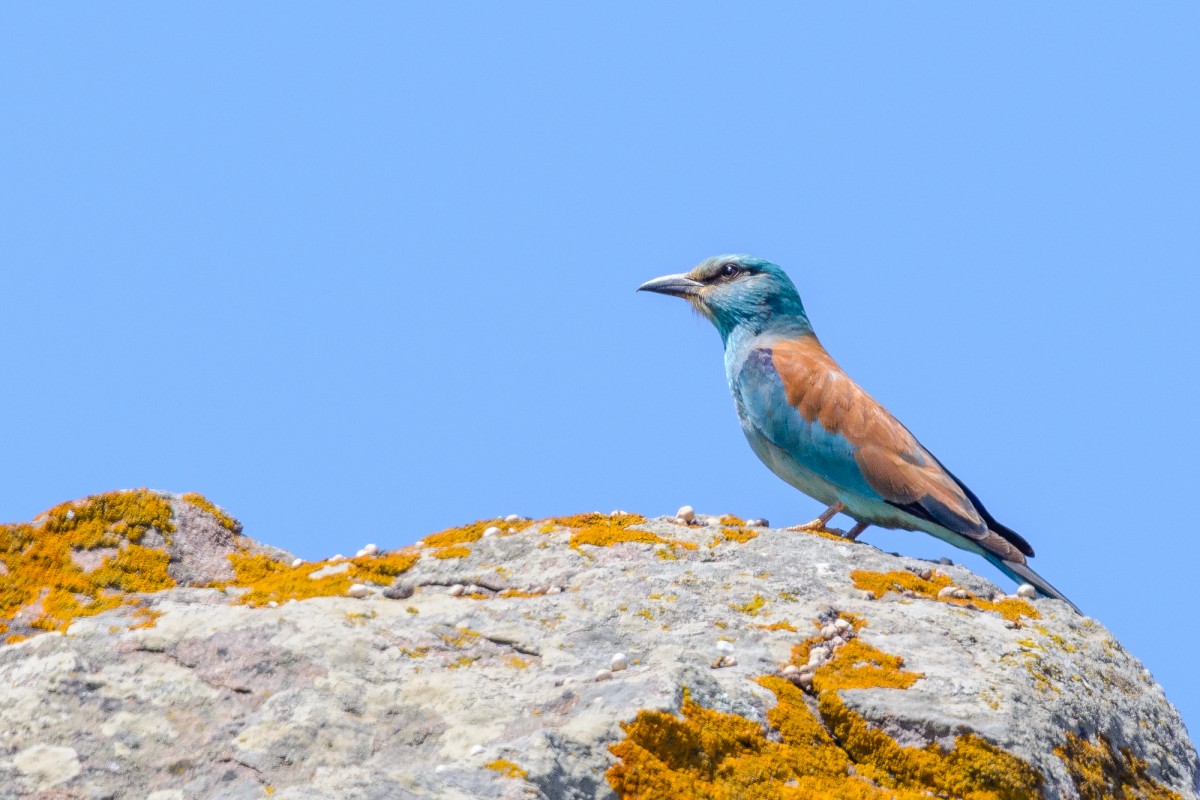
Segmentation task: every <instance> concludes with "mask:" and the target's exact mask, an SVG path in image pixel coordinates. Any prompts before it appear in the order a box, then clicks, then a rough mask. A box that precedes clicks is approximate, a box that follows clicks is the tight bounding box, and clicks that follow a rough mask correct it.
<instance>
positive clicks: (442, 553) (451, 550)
mask: <svg viewBox="0 0 1200 800" xmlns="http://www.w3.org/2000/svg"><path fill="white" fill-rule="evenodd" d="M469 555H471V548H469V547H467V546H466V545H462V544H452V545H450V546H449V547H443V548H440V549H438V550H434V551H433V557H434V558H466V557H467V556H469Z"/></svg>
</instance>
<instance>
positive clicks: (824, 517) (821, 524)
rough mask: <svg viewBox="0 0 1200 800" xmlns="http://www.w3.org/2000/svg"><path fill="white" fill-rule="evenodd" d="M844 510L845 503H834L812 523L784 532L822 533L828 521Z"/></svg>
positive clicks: (794, 526) (793, 527)
mask: <svg viewBox="0 0 1200 800" xmlns="http://www.w3.org/2000/svg"><path fill="white" fill-rule="evenodd" d="M845 510H846V504H845V503H841V502H838V503H834V504H833V505H831V506H830V507H829V508H827V509H825V510H824V511H822V512H821V516H819V517H817V518H816V519H814V520H813V521H812V522H806V523H804V524H803V525H793V526H792V527H790V528H786V529H785V530H789V531H822V530H825V526H826V525H828V524H829V520H831V519H833V518H834V517H836V516H837V515H838V514H840V513H842V512H843V511H845ZM859 533H862V531H859Z"/></svg>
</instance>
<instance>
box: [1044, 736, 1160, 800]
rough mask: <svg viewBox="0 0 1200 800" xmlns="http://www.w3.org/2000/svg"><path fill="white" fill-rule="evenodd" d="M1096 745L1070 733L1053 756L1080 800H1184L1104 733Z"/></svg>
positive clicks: (1144, 763)
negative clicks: (1057, 758)
mask: <svg viewBox="0 0 1200 800" xmlns="http://www.w3.org/2000/svg"><path fill="white" fill-rule="evenodd" d="M1096 738H1097V742H1096V744H1092V743H1091V742H1089V741H1088V740H1087V739H1084V738H1083V737H1081V736H1076V735H1075V734H1074V733H1071V732H1070V731H1068V732H1067V737H1066V741H1065V742H1063V743H1062V744H1061V745H1059V746H1058V747H1056V748H1054V754H1055V755H1056V756H1058V757H1059V758H1061V759H1062V760H1063V762H1064V763H1065V764H1066V765H1067V773H1068V774H1069V775H1070V776H1071V781H1072V782H1073V783H1074V784H1075V788H1076V790H1078V792H1079V797H1080V800H1108V799H1109V798H1130V800H1133V799H1134V798H1137V800H1182V798H1181V797H1180V796H1179V795H1178V794H1177V793H1175V792H1173V791H1171V790H1170V789H1168V788H1167V787H1165V786H1163V785H1162V784H1161V783H1159V782H1158V781H1156V780H1154V779H1153V778H1151V777H1150V775H1149V774H1148V773H1147V772H1146V762H1145V761H1142V760H1141V759H1140V758H1138V757H1137V756H1135V755H1133V753H1131V752H1130V751H1129V750H1121V751H1119V752H1118V751H1117V750H1116V749H1115V748H1114V747H1113V746H1112V742H1110V741H1109V740H1108V738H1107V737H1105V736H1104V735H1103V734H1100V735H1098V736H1097V737H1096Z"/></svg>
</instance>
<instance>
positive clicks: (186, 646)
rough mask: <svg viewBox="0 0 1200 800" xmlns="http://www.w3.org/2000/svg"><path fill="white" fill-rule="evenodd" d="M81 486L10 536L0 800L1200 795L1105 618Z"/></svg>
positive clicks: (664, 554) (1041, 605) (559, 541)
mask: <svg viewBox="0 0 1200 800" xmlns="http://www.w3.org/2000/svg"><path fill="white" fill-rule="evenodd" d="M100 497H101V498H103V501H102V502H100V503H99V504H98V503H97V498H89V499H88V500H86V501H81V502H80V503H76V504H66V505H64V506H59V507H58V508H56V509H53V510H51V511H50V512H48V513H47V514H46V515H43V517H42V518H40V519H39V520H35V521H34V522H33V523H30V524H27V525H12V526H4V528H3V529H2V530H3V532H4V535H5V537H6V538H5V539H4V543H5V544H4V550H3V552H0V559H3V563H4V571H3V574H0V581H4V583H2V584H0V598H7V599H5V600H4V601H3V602H4V603H6V604H5V605H2V606H0V611H3V613H4V614H5V616H6V618H7V620H6V624H7V625H8V628H9V632H8V634H7V635H8V636H9V637H10V642H9V643H8V644H6V645H3V646H0V731H3V733H4V736H3V740H2V741H0V798H10V797H11V798H17V797H36V796H38V795H39V793H42V796H44V797H63V798H67V797H70V798H75V797H79V798H84V797H87V798H91V797H124V796H133V795H134V794H136V796H139V797H153V798H157V799H158V800H166V798H193V797H196V798H259V797H264V796H267V795H268V794H269V795H272V796H274V797H284V798H287V797H294V798H301V797H303V798H434V797H437V798H442V797H444V798H526V797H528V798H551V799H553V800H558V798H622V799H623V800H629V799H632V798H638V799H643V798H644V799H645V800H649V799H650V798H667V797H671V798H687V797H697V798H730V799H731V800H732V799H733V798H746V799H747V800H754V799H755V798H763V800H766V798H797V799H798V798H821V797H853V798H918V797H929V796H941V797H964V798H974V799H975V800H984V799H985V798H996V799H997V800H1001V799H1003V800H1008V799H1009V798H1038V797H1044V798H1060V797H1063V798H1085V799H1086V800H1091V798H1102V797H1144V798H1173V797H1178V798H1189V799H1194V798H1197V793H1196V780H1197V757H1196V753H1195V750H1194V748H1193V747H1192V745H1191V743H1190V742H1189V740H1188V738H1187V734H1186V731H1185V730H1184V727H1183V724H1182V722H1181V721H1180V719H1179V715H1178V713H1177V712H1176V711H1175V709H1174V708H1173V707H1172V706H1171V705H1170V703H1169V702H1167V700H1166V699H1165V698H1164V697H1163V694H1162V690H1161V689H1160V688H1159V687H1158V685H1157V684H1156V683H1155V682H1154V681H1153V679H1152V678H1151V676H1150V675H1149V674H1148V673H1147V672H1146V670H1145V669H1144V668H1143V667H1142V666H1141V664H1139V663H1138V662H1137V660H1136V659H1135V658H1133V657H1132V656H1131V655H1130V654H1128V653H1127V652H1125V651H1124V649H1123V648H1122V647H1121V645H1120V644H1119V643H1118V642H1116V641H1115V640H1114V639H1113V638H1112V637H1111V635H1109V634H1108V633H1107V631H1105V630H1104V628H1103V627H1102V626H1101V625H1100V624H1099V623H1097V622H1095V621H1094V620H1091V619H1089V618H1087V617H1081V616H1079V615H1077V614H1075V613H1074V612H1072V611H1071V610H1070V609H1069V608H1068V607H1067V606H1066V605H1065V604H1063V603H1061V602H1058V601H1051V600H1037V601H1026V600H1024V599H1021V598H1018V597H1011V596H1004V595H1002V594H1001V593H1000V592H999V591H998V590H997V589H996V587H994V586H992V585H991V584H989V583H987V582H986V581H984V580H983V579H981V578H979V577H977V576H975V575H973V574H971V573H970V572H968V571H966V570H964V569H961V568H958V567H952V566H942V565H937V564H930V563H927V562H923V561H919V560H915V559H905V558H898V557H895V556H890V555H887V554H884V553H881V552H879V551H878V550H876V549H875V548H873V547H871V546H869V545H866V544H858V543H851V542H847V541H844V540H840V539H838V538H837V537H836V536H832V535H829V534H827V533H826V534H822V533H818V534H807V533H796V532H788V531H780V530H771V529H767V528H759V527H750V526H747V525H746V524H745V523H743V522H742V521H741V520H738V519H735V518H732V517H725V518H721V519H716V518H708V517H705V516H703V515H698V516H696V518H695V519H694V520H693V521H692V523H691V524H688V525H684V524H677V523H676V522H675V521H672V520H668V519H665V518H664V519H657V520H646V519H643V518H642V517H638V516H636V515H629V514H616V515H601V514H585V515H580V516H576V517H569V518H562V519H553V520H541V521H536V522H535V521H529V520H520V519H516V518H512V517H510V518H507V519H505V520H485V521H481V522H478V523H475V524H472V525H468V526H464V527H462V528H453V529H450V530H447V531H442V532H440V533H437V534H433V535H430V536H427V537H426V538H425V539H424V540H423V542H422V543H420V544H418V545H415V546H412V547H408V548H404V549H402V550H398V551H392V552H376V551H375V549H374V548H364V550H363V551H361V553H360V555H359V556H357V557H355V558H350V559H338V560H330V561H325V562H318V563H302V562H297V561H294V560H293V558H292V557H291V556H290V555H288V554H286V553H283V552H282V551H277V550H273V549H271V548H267V547H264V546H261V545H257V544H256V543H253V542H252V541H251V540H249V539H247V538H246V537H244V536H242V535H241V534H240V526H238V525H237V524H236V522H234V521H233V520H232V519H231V518H229V517H228V516H227V515H225V514H224V513H223V512H221V511H220V509H218V508H216V507H215V506H212V504H211V503H208V502H207V501H204V500H203V498H198V497H196V496H190V495H184V496H174V495H163V494H158V493H153V492H131V493H113V494H110V495H103V496H100ZM69 510H73V511H74V514H73V515H68V513H67V511H69ZM384 533H387V532H384ZM391 533H392V534H393V535H394V536H395V537H396V538H400V537H403V536H404V535H405V534H406V533H407V532H406V531H393V532H391ZM377 535H383V534H378V533H377ZM135 548H140V549H135ZM72 565H73V566H72ZM68 598H70V600H68Z"/></svg>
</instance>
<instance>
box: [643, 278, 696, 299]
mask: <svg viewBox="0 0 1200 800" xmlns="http://www.w3.org/2000/svg"><path fill="white" fill-rule="evenodd" d="M702 286H704V284H703V283H700V281H694V280H692V279H691V278H689V277H688V276H687V275H682V274H680V275H664V276H662V277H661V278H655V279H654V280H652V281H646V282H645V283H643V284H642V285H641V286H639V287H638V288H637V290H638V291H639V292H658V293H659V294H670V295H674V296H675V297H695V296H696V295H697V294H699V293H700V288H701V287H702Z"/></svg>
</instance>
